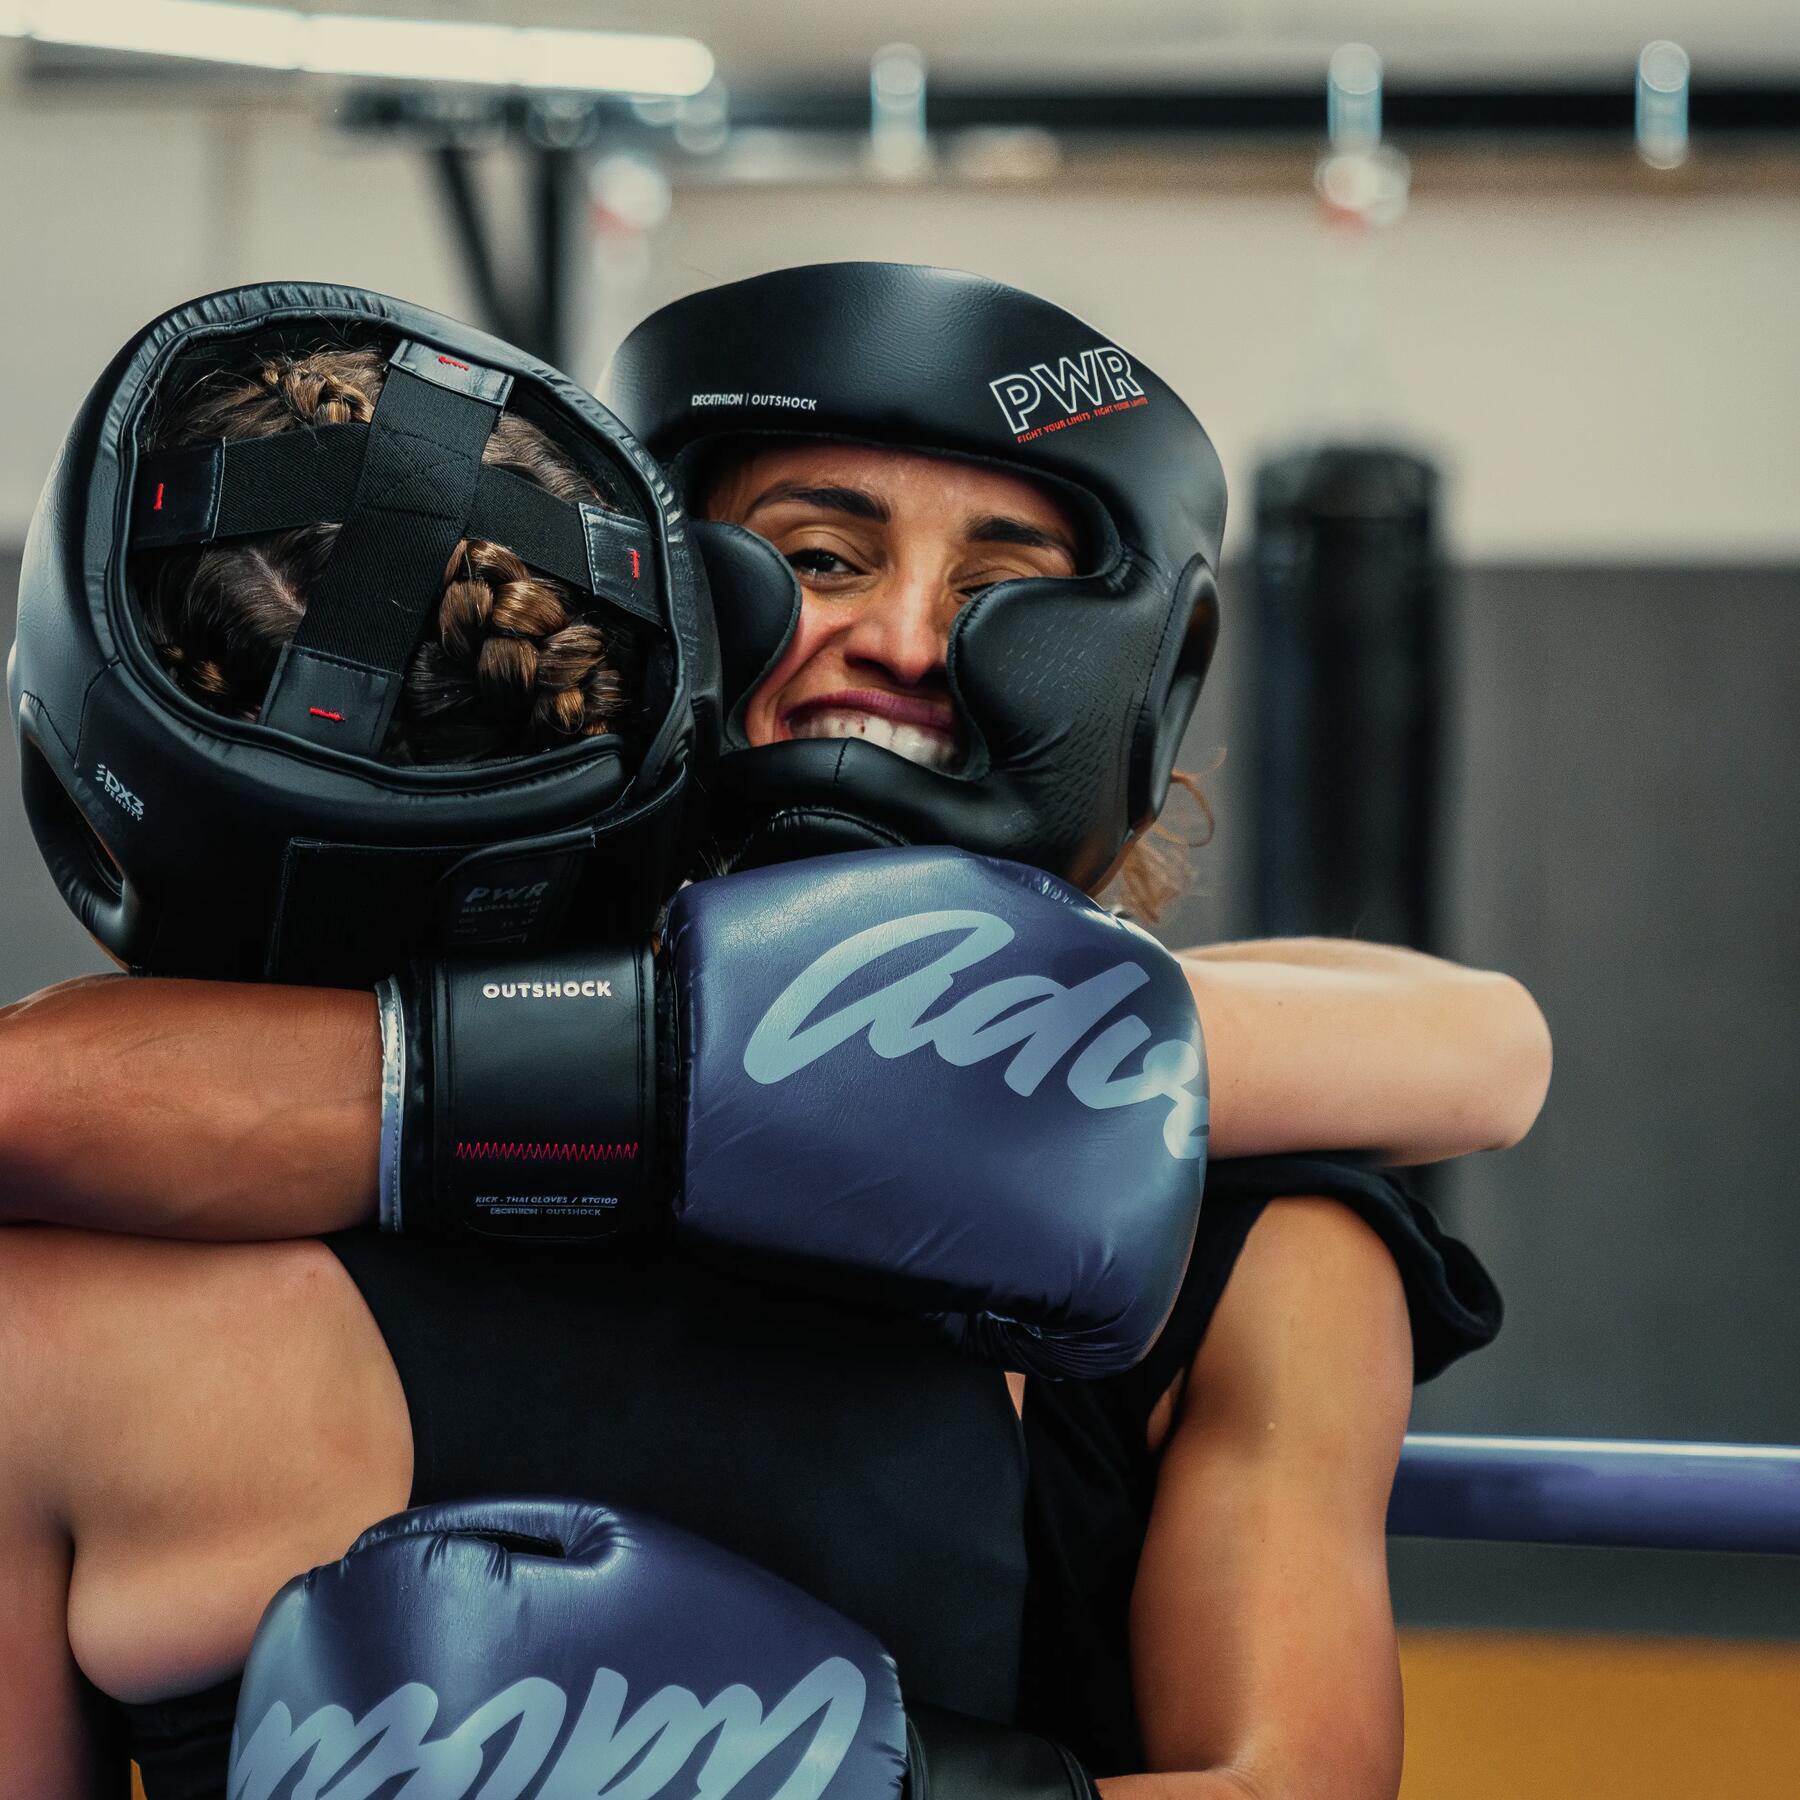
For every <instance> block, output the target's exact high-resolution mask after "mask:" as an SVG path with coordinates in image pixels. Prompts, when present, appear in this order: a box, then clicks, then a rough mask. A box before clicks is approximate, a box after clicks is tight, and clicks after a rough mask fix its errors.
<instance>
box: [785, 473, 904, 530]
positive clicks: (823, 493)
mask: <svg viewBox="0 0 1800 1800" xmlns="http://www.w3.org/2000/svg"><path fill="white" fill-rule="evenodd" d="M788 501H796V502H798V503H799V504H801V505H802V506H817V507H822V508H823V509H824V510H825V511H826V512H841V513H849V514H851V515H852V516H853V517H855V518H858V519H874V520H875V521H876V522H877V523H878V524H882V525H887V524H891V523H892V521H893V514H892V512H891V511H890V510H889V508H888V503H887V502H886V501H885V500H883V499H882V498H881V496H880V495H879V494H871V493H870V492H869V491H868V490H867V489H866V488H855V487H813V486H810V485H809V484H808V483H806V482H804V481H778V482H776V483H775V485H774V486H773V487H771V488H765V489H764V490H763V491H762V492H761V493H760V494H758V495H757V497H756V498H755V499H754V500H753V501H752V502H751V503H750V511H751V512H752V513H755V512H760V511H761V510H762V509H763V508H764V507H765V506H779V505H781V504H782V503H784V502H788Z"/></svg>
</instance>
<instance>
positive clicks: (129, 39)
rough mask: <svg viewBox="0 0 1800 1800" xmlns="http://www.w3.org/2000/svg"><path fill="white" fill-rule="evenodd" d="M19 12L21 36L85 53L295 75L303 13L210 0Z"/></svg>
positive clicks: (60, 5) (69, 3)
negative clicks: (190, 60)
mask: <svg viewBox="0 0 1800 1800" xmlns="http://www.w3.org/2000/svg"><path fill="white" fill-rule="evenodd" d="M15 10H17V11H19V12H21V13H22V14H23V15H24V31H23V33H22V34H21V35H23V36H25V37H32V38H37V39H39V40H40V41H41V42H43V43H46V44H72V45H74V46H76V47H77V48H80V49H84V50H135V51H138V52H139V53H141V54H143V55H146V56H182V57H197V58H200V59H203V60H204V61H207V62H228V63H241V64H243V65H245V66H246V67H248V68H254V69H291V68H292V67H293V66H294V53H295V49H296V33H297V30H298V28H299V25H300V23H301V15H300V14H299V13H297V12H294V11H293V10H291V9H290V8H287V7H280V8H276V7H263V6H219V5H214V4H211V3H210V0H43V4H41V5H36V6H32V5H25V6H21V7H18V8H16V9H15Z"/></svg>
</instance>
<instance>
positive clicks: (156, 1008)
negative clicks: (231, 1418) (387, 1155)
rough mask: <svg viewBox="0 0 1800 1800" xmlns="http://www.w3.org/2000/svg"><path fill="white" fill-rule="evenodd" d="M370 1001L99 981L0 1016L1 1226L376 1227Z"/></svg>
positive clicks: (193, 1231)
mask: <svg viewBox="0 0 1800 1800" xmlns="http://www.w3.org/2000/svg"><path fill="white" fill-rule="evenodd" d="M380 1118H381V1056H380V1044H379V1038H378V1034H377V1025H376V1009H375V997H374V996H373V995H372V994H367V993H347V992H340V991H337V990H334V989H327V988H283V987H261V986H249V985H243V984H238V983H232V982H214V981H157V980H131V979H128V978H126V977H124V976H117V975H107V976H97V977H94V978H92V979H90V980H85V981H70V982H64V983H62V984H60V985H59V986H57V987H53V988H46V989H45V990H44V991H43V992H42V993H40V994H34V995H32V996H31V997H30V998H29V999H26V1000H21V1001H19V1002H18V1003H17V1004H16V1005H13V1006H8V1007H4V1008H0V1221H18V1220H24V1219H37V1220H45V1221H50V1222H53V1223H57V1224H64V1225H87V1226H92V1227H94V1228H95V1229H98V1230H103V1231H135V1232H143V1233H147V1234H150V1235H154V1236H160V1237H181V1238H216V1239H232V1238H238V1239H242V1238H282V1237H304V1236H312V1235H316V1234H317V1233H320V1232H325V1231H335V1230H338V1229H339V1228H341V1227H343V1226H347V1225H353V1224H357V1223H360V1222H362V1221H364V1220H368V1219H372V1218H373V1217H374V1210H375V1186H376V1157H377V1148H378V1142H379V1134H380Z"/></svg>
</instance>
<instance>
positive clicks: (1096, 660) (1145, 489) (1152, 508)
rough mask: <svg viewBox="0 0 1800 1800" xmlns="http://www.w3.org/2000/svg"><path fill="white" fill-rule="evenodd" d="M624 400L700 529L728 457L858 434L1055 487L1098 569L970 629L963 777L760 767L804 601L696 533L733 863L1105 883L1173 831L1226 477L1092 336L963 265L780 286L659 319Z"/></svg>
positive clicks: (616, 395) (774, 759)
mask: <svg viewBox="0 0 1800 1800" xmlns="http://www.w3.org/2000/svg"><path fill="white" fill-rule="evenodd" d="M609 398H610V399H611V403H612V404H613V406H614V407H615V408H616V409H617V410H618V413H619V416H620V417H621V418H622V419H624V420H625V422H626V423H627V424H628V425H629V426H630V427H631V429H632V430H634V431H635V432H637V433H638V435H639V436H640V437H642V438H643V440H644V442H645V444H646V445H647V446H648V447H649V449H650V450H651V452H652V453H653V454H654V455H656V456H658V457H660V458H661V459H662V460H663V461H664V462H666V463H668V464H670V465H671V468H672V470H673V472H674V475H675V479H676V482H677V485H678V486H680V487H681V488H682V489H683V490H684V492H685V493H686V495H687V498H688V500H689V503H690V505H692V506H699V505H702V504H703V503H704V500H705V494H704V492H703V491H702V490H703V488H704V485H705V483H706V481H707V479H708V476H709V473H710V472H711V470H712V468H713V467H715V466H716V457H715V456H714V455H713V454H712V453H713V452H714V451H715V450H716V449H717V448H718V447H719V446H720V445H721V441H722V440H725V439H729V438H739V439H741V438H744V437H746V436H749V437H755V436H758V435H764V434H781V435H784V436H790V437H791V436H803V437H817V438H822V439H833V438H836V439H850V440H854V441H857V442H859V443H869V444H877V445H891V446H893V447H895V448H899V449H906V450H922V451H935V452H940V453H943V454H946V455H949V456H953V457H960V458H965V459H972V460H975V461H979V462H983V463H989V464H993V465H996V466H998V467H1000V468H1002V469H1005V470H1007V471H1008V472H1011V473H1022V474H1024V475H1027V476H1029V477H1032V478H1034V479H1036V480H1037V481H1039V482H1041V483H1043V484H1045V485H1046V486H1048V487H1050V488H1052V489H1053V490H1055V491H1056V492H1057V494H1058V495H1059V497H1061V498H1063V499H1064V500H1066V501H1070V502H1072V503H1073V505H1074V507H1075V508H1076V510H1077V512H1078V514H1079V515H1080V517H1081V519H1082V522H1083V524H1084V526H1085V527H1086V535H1087V536H1088V538H1089V540H1090V542H1091V546H1092V551H1093V563H1092V567H1091V570H1090V571H1089V572H1087V573H1084V574H1081V575H1078V576H1076V577H1073V578H1071V579H1050V578H1040V579H1031V580H1019V581H1007V582H1002V583H1000V584H999V585H997V586H994V587H991V588H988V589H986V590H985V591H984V592H983V593H981V594H980V595H978V596H977V597H976V598H975V599H973V600H971V601H970V602H969V603H968V604H967V605H966V606H964V607H963V609H962V610H961V612H960V613H959V614H958V616H957V619H956V622H955V624H954V626H953V627H952V629H951V632H950V642H949V651H948V661H947V665H946V673H947V679H948V684H949V690H950V697H951V701H952V705H953V707H954V709H955V714H956V719H957V724H958V727H959V734H960V737H961V741H962V743H963V745H964V746H965V750H966V754H965V757H964V760H963V763H962V766H961V767H960V768H959V769H958V770H956V771H954V772H937V771H933V770H929V769H925V768H922V767H919V766H917V765H915V764H913V763H910V762H908V761H906V760H904V759H903V758H901V757H899V756H897V755H895V754H894V753H893V752H891V751H889V750H886V749H884V748H881V747H879V746H877V745H873V744H869V743H865V742H861V741H858V740H855V739H810V740H806V741H799V742H784V743H779V744H772V745H767V746H764V747H761V748H756V749H752V748H751V747H750V746H749V744H748V743H747V741H746V739H745V737H744V729H743V720H744V714H745V709H746V706H747V703H748V701H749V698H750V696H751V694H752V693H753V692H754V690H755V688H756V687H757V685H758V684H759V683H760V682H761V681H762V679H763V678H764V677H765V676H766V675H767V673H768V672H769V670H770V669H771V668H773V667H774V665H775V664H776V662H777V661H778V660H779V658H780V656H781V654H782V652H783V650H784V649H785V647H786V645H787V644H788V642H789V641H790V639H791V638H792V635H793V632H794V630H795V628H796V626H797V624H798V621H799V609H800V597H799V589H798V586H797V584H796V583H795V581H794V579H793V575H792V572H791V571H790V570H789V569H788V568H787V566H786V564H785V562H783V561H782V560H781V559H780V558H779V557H778V556H776V555H774V554H773V553H772V552H771V551H770V549H769V547H768V546H766V545H763V544H761V542H760V540H754V539H752V538H751V537H750V534H749V533H747V532H743V531H738V530H734V529H731V528H728V527H725V526H721V525H701V526H699V527H697V528H696V532H695V536H696V540H697V541H698V542H700V544H701V545H702V548H703V550H704V553H705V556H706V559H707V563H708V566H709V569H710V570H711V572H712V588H713V592H714V594H715V596H717V598H716V600H715V610H716V613H717V615H718V624H719V631H720V643H721V650H722V653H723V660H724V666H725V698H726V705H727V708H728V712H727V720H726V735H725V743H724V747H725V752H726V753H725V755H724V756H723V758H722V760H721V763H720V766H719V771H718V775H717V777H716V782H715V787H716V792H715V796H714V808H713V826H714V829H715V832H716V834H717V836H718V839H719V841H720V844H721V847H722V849H723V851H724V853H725V855H726V857H727V860H728V861H729V862H734V863H737V864H743V863H748V862H756V861H772V860H778V859H782V858H785V857H788V856H797V855H804V854H810V853H813V852H816V851H820V850H827V849H845V848H850V847H854V846H856V845H867V844H893V843H907V842H910V843H949V844H955V845H959V846H961V847H963V848H965V849H969V850H976V851H982V852H985V853H987V854H989V855H994V856H1004V857H1010V858H1014V859H1016V860H1018V861H1022V862H1027V863H1032V864H1035V865H1037V866H1039V867H1041V868H1045V869H1050V870H1053V871H1054V872H1056V873H1057V874H1060V875H1063V876H1065V877H1067V878H1068V879H1070V880H1072V881H1075V882H1077V883H1079V884H1081V885H1082V886H1085V887H1092V886H1093V885H1095V884H1096V883H1097V882H1098V881H1099V880H1100V879H1101V878H1102V877H1103V876H1104V875H1105V874H1106V873H1107V871H1108V870H1109V869H1111V868H1112V866H1113V865H1114V864H1115V862H1116V861H1117V860H1118V857H1119V855H1120V853H1121V852H1122V850H1123V849H1124V847H1125V845H1126V844H1127V842H1128V841H1129V840H1130V837H1131V835H1132V833H1133V832H1134V831H1136V830H1138V829H1139V828H1141V827H1143V826H1145V825H1147V824H1148V823H1149V822H1150V821H1151V820H1152V819H1154V818H1155V816H1156V814H1157V813H1158V812H1159V811H1160V810H1161V809H1162V805H1163V801H1164V800H1165V799H1166V798H1167V795H1168V788H1169V777H1170V772H1171V770H1172V769H1173V767H1174V762H1175V755H1176V751H1177V749H1178V747H1179V745H1180V742H1181V737H1182V733H1183V732H1184V731H1185V730H1186V728H1187V723H1188V720H1189V719H1190V717H1191V716H1192V714H1193V710H1194V704H1195V701H1196V700H1197V699H1198V698H1199V693H1200V685H1201V682H1202V681H1203V679H1204V678H1205V675H1206V669H1207V664H1208V662H1209V661H1210V660H1211V657H1212V651H1213V645H1214V642H1215V640H1216V638H1217V635H1218V600H1217V594H1216V589H1215V586H1214V573H1215V570H1216V569H1217V567H1218V560H1219V543H1220V539H1221V537H1222V535H1223V533H1224V527H1225V478H1224V473H1223V471H1222V469H1221V468H1220V465H1219V459H1218V456H1217V454H1216V453H1215V451H1214V450H1213V447H1212V444H1211V442H1210V441H1209V440H1208V438H1207V436H1206V433H1205V432H1204V431H1203V430H1202V429H1201V427H1200V424H1199V422H1198V421H1197V420H1196V419H1195V418H1194V416H1193V414H1192V413H1191V412H1189V411H1188V409H1187V407H1186V406H1184V405H1183V404H1182V402H1181V401H1180V400H1179V399H1178V398H1177V397H1176V396H1175V394H1174V393H1173V392H1172V391H1171V390H1170V389H1169V388H1168V387H1167V386H1166V385H1164V383H1162V382H1161V381H1159V380H1158V379H1157V378H1156V376H1154V375H1153V374H1151V373H1150V372H1149V370H1147V369H1145V368H1144V367H1143V366H1142V365H1141V364H1139V363H1137V362H1136V361H1135V360H1134V359H1133V358H1131V357H1129V356H1127V355H1126V353H1125V352H1124V351H1123V350H1121V349H1119V348H1118V346H1117V345H1115V344H1113V343H1111V342H1110V341H1109V340H1107V339H1106V338H1104V337H1102V336H1100V334H1099V333H1098V332H1096V331H1095V330H1094V329H1093V327H1092V326H1090V325H1087V324H1084V323H1083V322H1082V321H1081V320H1080V319H1078V318H1076V317H1074V315H1073V314H1070V313H1067V312H1064V311H1063V309H1062V308H1061V307H1059V306H1053V305H1051V304H1050V303H1049V302H1048V301H1045V300H1039V299H1037V298H1035V297H1034V296H1032V295H1030V294H1025V293H1021V292H1020V291H1019V290H1018V289H1016V288H1010V287H1006V286H1004V285H1002V284H1001V283H999V282H995V281H988V280H984V279H982V278H980V277H978V276H974V275H966V274H961V273H958V272H956V271H953V270H948V269H931V268H920V267H916V266H912V265H908V264H890V263H826V264H821V265H818V266H815V267H811V268H799V269H783V270H780V271H777V272H776V273H774V274H769V275H759V276H756V277H753V278H752V279H750V280H748V281H739V282H734V283H731V284H729V285H727V286H724V287H717V288H712V289H710V290H708V291H706V292H704V293H699V294H694V295H691V296H689V297H688V298H687V299H685V300H678V301H676V302H675V303H674V304H673V305H670V306H666V307H664V308H663V309H662V310H661V311H660V312H657V313H654V314H653V315H652V316H651V317H650V318H648V319H646V320H645V321H644V323H643V324H641V325H639V326H638V328H637V329H636V330H635V331H634V332H632V334H631V335H630V336H629V337H628V338H627V339H626V340H625V342H624V344H623V345H622V346H621V347H620V349H619V352H618V354H617V356H616V357H615V359H614V361H613V365H612V371H611V377H610V388H609Z"/></svg>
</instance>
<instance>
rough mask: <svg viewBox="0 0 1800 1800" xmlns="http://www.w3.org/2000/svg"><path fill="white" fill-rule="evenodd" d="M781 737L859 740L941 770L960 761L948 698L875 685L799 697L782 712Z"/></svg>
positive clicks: (960, 755)
mask: <svg viewBox="0 0 1800 1800" xmlns="http://www.w3.org/2000/svg"><path fill="white" fill-rule="evenodd" d="M781 735H782V736H783V737H784V738H862V739H863V740H864V741H865V742H866V743H870V744H877V745H879V746H880V747H881V748H882V749H883V750H891V751H892V752H893V753H894V754H895V755H896V756H901V757H904V758H905V759H906V760H907V761H908V762H910V763H917V764H918V765H919V766H920V767H921V768H926V769H933V770H936V771H937V772H939V773H940V774H942V773H948V772H949V771H950V770H952V769H954V768H955V767H956V766H957V765H958V764H959V763H960V762H961V761H962V751H961V749H960V747H959V746H958V744H957V741H956V721H955V714H954V713H953V712H952V710H951V707H950V704H949V702H948V701H945V700H924V699H917V698H914V697H912V696H909V695H906V694H889V693H883V692H882V691H881V690H880V689H878V688H854V689H846V690H843V691H840V692H838V693H832V694H821V695H819V696H818V697H817V698H816V699H813V700H803V701H802V702H801V703H800V704H799V705H798V706H793V707H790V708H789V709H788V710H787V711H786V712H785V713H784V714H783V715H782V718H781Z"/></svg>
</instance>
